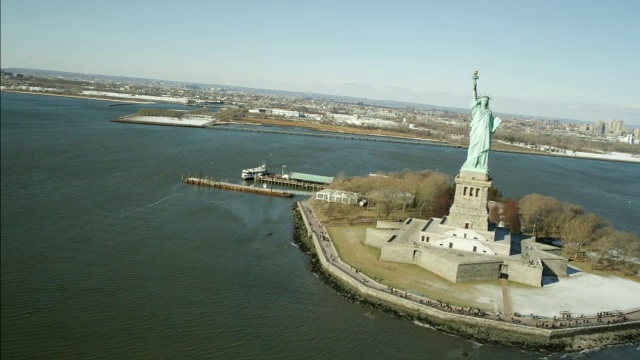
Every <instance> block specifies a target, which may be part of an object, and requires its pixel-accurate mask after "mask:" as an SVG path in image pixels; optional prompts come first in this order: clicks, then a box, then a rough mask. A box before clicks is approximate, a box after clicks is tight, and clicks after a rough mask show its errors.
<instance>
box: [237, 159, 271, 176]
mask: <svg viewBox="0 0 640 360" xmlns="http://www.w3.org/2000/svg"><path fill="white" fill-rule="evenodd" d="M262 175H269V169H267V164H265V163H263V164H262V165H260V166H258V167H254V168H250V169H243V170H242V179H243V180H253V179H255V178H256V177H257V176H262Z"/></svg>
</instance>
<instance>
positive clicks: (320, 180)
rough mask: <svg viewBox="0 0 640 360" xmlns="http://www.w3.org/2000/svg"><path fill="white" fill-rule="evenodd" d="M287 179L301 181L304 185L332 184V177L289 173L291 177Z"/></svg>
mask: <svg viewBox="0 0 640 360" xmlns="http://www.w3.org/2000/svg"><path fill="white" fill-rule="evenodd" d="M289 179H291V180H296V181H302V182H306V183H312V184H324V185H329V184H331V183H332V182H333V177H332V176H320V175H313V174H304V173H298V172H294V173H291V175H290V176H289Z"/></svg>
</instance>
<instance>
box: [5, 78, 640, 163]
mask: <svg viewBox="0 0 640 360" xmlns="http://www.w3.org/2000/svg"><path fill="white" fill-rule="evenodd" d="M2 91H3V92H9V93H19V94H30V95H46V96H58V97H68V98H77V99H89V100H100V101H111V102H120V103H130V104H153V103H154V102H151V101H140V100H120V99H113V98H104V97H91V96H83V95H66V94H52V93H38V92H33V91H17V90H2ZM254 120H255V121H246V120H245V121H243V120H237V119H236V120H234V123H236V124H244V125H274V126H282V127H297V128H306V129H313V130H320V131H327V132H333V133H338V134H350V135H367V136H384V137H390V138H397V139H403V140H422V141H433V142H438V143H444V144H448V145H450V146H452V147H458V148H465V149H466V148H467V146H464V145H458V144H452V143H449V142H446V141H443V140H438V139H425V138H419V137H409V136H400V135H399V134H393V133H391V132H384V133H381V134H371V133H370V130H369V133H363V132H358V131H354V129H353V128H348V127H340V131H337V130H336V129H333V128H332V126H329V125H321V124H317V125H316V124H314V125H316V126H309V125H310V124H305V123H302V122H299V121H298V122H296V121H293V122H291V121H287V122H284V121H278V120H275V121H273V120H270V119H254ZM116 122H120V121H116ZM147 124H148V125H168V124H152V123H147ZM175 126H184V125H181V124H176V125H175ZM491 151H495V152H507V153H516V154H528V155H541V156H555V157H562V158H570V159H584V160H599V161H613V162H619V163H625V164H640V157H639V158H636V159H633V160H631V159H616V158H602V157H596V156H593V157H591V156H584V155H579V156H576V155H569V154H557V153H549V152H537V151H526V150H518V149H496V148H493V147H492V149H491ZM594 155H596V154H595V153H594Z"/></svg>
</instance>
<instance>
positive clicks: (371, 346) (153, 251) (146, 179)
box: [0, 93, 640, 360]
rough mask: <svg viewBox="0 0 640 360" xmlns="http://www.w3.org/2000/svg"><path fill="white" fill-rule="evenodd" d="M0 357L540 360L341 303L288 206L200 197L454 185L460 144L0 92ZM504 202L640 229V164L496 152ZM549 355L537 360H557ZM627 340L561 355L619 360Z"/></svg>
mask: <svg viewBox="0 0 640 360" xmlns="http://www.w3.org/2000/svg"><path fill="white" fill-rule="evenodd" d="M1 101H2V103H1V117H0V120H1V141H2V142H1V177H2V178H1V180H2V181H1V195H2V201H1V210H2V214H1V216H2V218H1V289H2V298H1V300H2V306H1V315H2V318H1V324H0V326H1V332H2V333H1V344H2V346H1V350H0V351H1V356H2V358H3V359H4V358H6V359H21V358H69V359H74V358H76V359H77V358H189V359H194V358H217V359H245V358H291V359H297V358H314V359H316V358H317V359H340V358H369V359H389V358H403V359H410V358H415V359H422V358H433V359H492V360H495V359H514V358H518V359H540V358H542V357H544V356H545V355H543V354H540V353H536V352H522V351H520V350H518V349H513V348H506V347H499V346H494V345H490V344H485V345H481V344H477V343H474V342H472V341H468V340H466V339H461V338H457V337H453V336H449V335H445V334H442V333H440V332H437V331H434V330H432V329H429V328H425V327H422V326H418V325H416V324H413V323H411V322H409V321H407V320H403V319H399V318H395V317H393V316H390V315H387V314H384V313H380V312H377V311H375V310H372V309H369V308H366V307H363V306H361V305H360V304H357V303H352V302H349V301H348V300H346V299H344V298H342V297H341V296H340V295H338V294H337V293H336V292H335V291H334V290H332V289H331V288H329V287H328V286H327V285H325V284H324V283H323V282H322V281H321V280H320V279H319V278H318V277H316V276H315V275H314V274H312V273H311V272H310V271H309V265H308V258H307V257H306V255H305V254H303V253H302V252H301V251H300V249H298V248H297V247H296V246H295V245H294V243H293V235H292V231H293V223H292V216H291V206H292V205H293V204H294V203H295V201H296V200H299V199H301V197H294V198H277V197H270V196H258V195H253V194H248V193H240V192H229V191H224V190H217V189H212V188H201V187H196V186H191V185H186V184H183V183H181V176H182V175H186V174H192V175H195V174H198V173H202V174H204V175H207V176H209V177H210V178H214V179H216V180H220V181H229V182H240V179H239V178H240V171H241V169H243V168H249V167H254V166H258V165H260V164H262V162H263V161H264V162H266V163H267V164H268V165H269V166H270V168H271V170H272V171H280V169H281V168H282V165H286V170H287V171H296V172H303V173H312V174H317V175H325V176H334V175H335V174H337V173H339V172H344V173H346V174H347V175H365V174H368V173H371V172H376V171H397V170H402V169H405V168H409V169H414V170H420V169H433V170H439V171H443V172H446V173H448V174H451V175H452V176H453V175H455V174H456V173H457V172H458V170H459V168H460V166H461V165H462V163H463V162H464V159H465V157H466V150H465V149H456V148H446V147H431V146H419V145H406V144H396V143H380V142H370V141H358V140H346V139H332V138H321V137H308V136H295V135H282V134H268V133H253V132H241V131H220V130H216V129H195V128H181V127H166V126H150V125H135V124H122V123H113V122H110V121H109V120H111V119H115V118H117V117H120V116H123V115H126V114H130V113H132V112H135V111H137V109H139V108H142V107H150V106H153V107H162V108H176V106H175V105H130V106H108V105H109V104H110V103H109V102H105V101H97V100H86V99H72V98H61V97H53V96H38V95H26V94H11V93H2V97H1ZM490 167H491V169H492V176H493V179H494V185H495V186H496V187H498V188H499V189H500V190H501V191H502V192H503V194H504V195H506V196H512V197H518V196H523V195H525V194H528V193H534V192H536V193H541V194H545V195H550V196H553V197H556V198H558V199H560V200H563V201H567V202H571V203H574V204H577V205H580V206H583V207H584V208H585V209H586V210H588V211H592V212H596V213H598V214H600V215H602V216H603V217H605V218H607V219H608V220H609V221H611V222H612V223H613V224H614V225H615V226H616V227H617V228H618V229H621V230H625V231H629V232H633V233H635V234H640V221H639V220H640V219H639V215H638V214H639V213H640V211H638V209H639V206H640V193H638V184H639V183H640V165H637V164H625V163H615V162H605V161H595V160H581V159H567V158H557V157H548V156H534V155H523V154H512V153H493V154H492V155H491V159H490ZM563 355H564V354H553V355H551V356H549V358H560V357H562V356H563ZM639 356H640V350H639V349H638V345H637V344H635V345H625V346H617V347H612V348H607V349H599V350H593V351H590V352H587V353H576V354H570V355H568V356H567V357H566V358H580V359H629V358H637V357H639Z"/></svg>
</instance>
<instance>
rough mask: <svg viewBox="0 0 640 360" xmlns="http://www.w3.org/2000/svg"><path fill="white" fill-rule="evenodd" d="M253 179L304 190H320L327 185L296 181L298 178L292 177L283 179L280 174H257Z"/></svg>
mask: <svg viewBox="0 0 640 360" xmlns="http://www.w3.org/2000/svg"><path fill="white" fill-rule="evenodd" d="M254 181H255V182H262V183H269V184H275V185H280V186H291V187H294V188H300V189H306V190H309V191H315V190H322V189H324V188H325V187H327V186H326V185H324V184H315V183H309V182H304V181H298V180H293V179H285V178H283V177H281V176H273V175H267V176H264V175H263V176H257V177H256V178H255V179H254Z"/></svg>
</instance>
